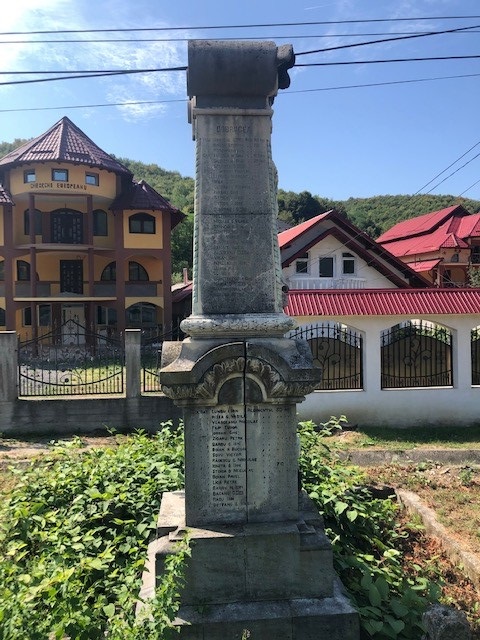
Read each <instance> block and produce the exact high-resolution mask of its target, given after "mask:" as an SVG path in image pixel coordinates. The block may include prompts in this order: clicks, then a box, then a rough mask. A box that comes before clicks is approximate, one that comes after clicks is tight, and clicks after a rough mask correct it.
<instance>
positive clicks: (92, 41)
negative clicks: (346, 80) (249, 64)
mask: <svg viewBox="0 0 480 640" xmlns="http://www.w3.org/2000/svg"><path fill="white" fill-rule="evenodd" d="M468 29H469V31H457V32H455V33H458V34H459V35H469V34H471V33H480V30H477V31H475V30H474V29H475V27H468ZM427 33H428V32H425V31H413V32H412V31H390V32H389V33H386V32H385V33H381V32H375V33H328V34H326V33H320V34H318V33H317V34H303V35H282V36H280V35H268V36H244V37H243V38H242V39H243V40H306V39H312V38H360V37H362V38H366V37H371V36H387V35H395V36H401V35H412V34H418V35H422V34H423V35H426V34H427ZM189 40H191V38H135V39H127V38H91V39H90V38H88V39H87V38H76V39H73V38H72V39H69V40H59V39H56V40H0V44H78V43H80V44H84V43H85V44H105V43H109V42H115V43H124V44H134V45H138V44H140V43H142V42H188V41H189ZM196 40H208V38H196ZM222 40H238V38H237V37H227V38H225V37H222ZM297 55H299V54H297Z"/></svg>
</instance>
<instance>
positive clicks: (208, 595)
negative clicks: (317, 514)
mask: <svg viewBox="0 0 480 640" xmlns="http://www.w3.org/2000/svg"><path fill="white" fill-rule="evenodd" d="M167 501H168V503H169V509H168V513H169V517H164V518H162V531H165V532H166V533H165V534H164V535H163V537H162V539H161V541H159V540H157V541H155V543H154V544H153V548H154V550H155V553H156V556H157V569H156V574H157V575H160V574H161V571H162V566H163V563H164V560H165V557H166V555H168V554H170V553H173V552H174V550H175V542H176V541H177V540H178V539H180V537H181V535H182V534H183V532H184V530H185V527H184V524H183V523H184V521H185V517H184V513H183V505H184V496H183V495H182V492H175V493H173V494H169V495H168V497H167ZM165 515H166V513H164V516H165ZM170 518H171V519H170ZM176 522H177V523H180V524H179V525H178V526H177V527H176V528H175V530H174V527H175V524H176ZM188 531H189V536H190V540H191V542H192V557H191V559H190V560H189V564H188V568H187V573H186V587H185V589H184V591H183V593H182V603H183V604H184V605H192V606H200V605H201V606H205V605H214V604H216V603H225V602H240V601H249V602H250V601H260V600H280V599H284V600H289V599H292V598H328V597H332V595H333V585H334V572H333V556H332V549H331V545H330V542H329V541H328V540H327V538H326V537H325V534H324V532H323V527H322V523H321V521H317V522H316V523H315V524H307V523H306V522H305V521H304V520H303V519H301V520H298V521H296V522H271V523H254V524H242V525H216V526H214V525H209V526H208V528H205V529H202V528H199V527H189V528H188Z"/></svg>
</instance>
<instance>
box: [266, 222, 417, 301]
mask: <svg viewBox="0 0 480 640" xmlns="http://www.w3.org/2000/svg"><path fill="white" fill-rule="evenodd" d="M278 242H279V246H280V253H281V260H282V269H283V275H284V278H285V279H286V281H287V283H288V286H289V288H290V289H292V290H297V289H310V290H318V289H372V288H387V289H391V288H392V289H396V288H402V289H403V288H406V287H428V286H429V281H428V280H426V279H425V278H423V277H422V276H421V275H419V274H418V273H416V271H414V270H413V269H411V268H410V266H409V265H405V264H404V263H403V262H402V261H401V260H399V259H398V258H396V257H395V256H394V255H392V254H391V253H390V251H388V250H385V249H384V248H383V247H382V246H381V245H378V244H377V243H376V242H375V241H374V240H372V238H370V236H368V235H367V234H366V233H364V232H363V231H361V230H360V229H359V228H358V227H356V226H355V225H353V224H352V223H351V222H349V220H348V219H347V218H345V217H344V216H342V215H340V214H339V213H337V212H336V211H335V210H331V211H327V212H325V213H322V214H320V215H318V216H316V217H315V218H311V219H310V220H306V221H305V222H302V223H301V224H299V225H297V226H295V227H292V228H291V229H287V230H285V231H282V232H281V233H279V234H278Z"/></svg>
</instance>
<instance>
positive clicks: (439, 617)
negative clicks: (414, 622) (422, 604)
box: [423, 604, 472, 640]
mask: <svg viewBox="0 0 480 640" xmlns="http://www.w3.org/2000/svg"><path fill="white" fill-rule="evenodd" d="M423 624H424V625H425V630H426V635H425V636H424V640H470V638H471V637H472V634H471V630H470V625H469V624H468V620H467V616H466V615H465V613H464V612H463V611H458V610H457V609H453V608H452V607H445V606H443V605H438V604H437V605H433V606H432V607H431V608H430V609H428V611H426V612H425V613H424V615H423Z"/></svg>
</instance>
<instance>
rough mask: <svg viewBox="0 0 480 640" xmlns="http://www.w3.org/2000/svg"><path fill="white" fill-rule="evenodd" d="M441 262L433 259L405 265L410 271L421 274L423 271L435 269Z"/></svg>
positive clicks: (438, 259)
mask: <svg viewBox="0 0 480 640" xmlns="http://www.w3.org/2000/svg"><path fill="white" fill-rule="evenodd" d="M441 261H442V259H441V258H434V259H433V260H420V261H419V262H408V263H407V264H408V266H409V267H410V269H413V270H414V271H417V273H421V272H423V271H430V269H433V268H434V267H436V266H437V264H438V263H439V262H441Z"/></svg>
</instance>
